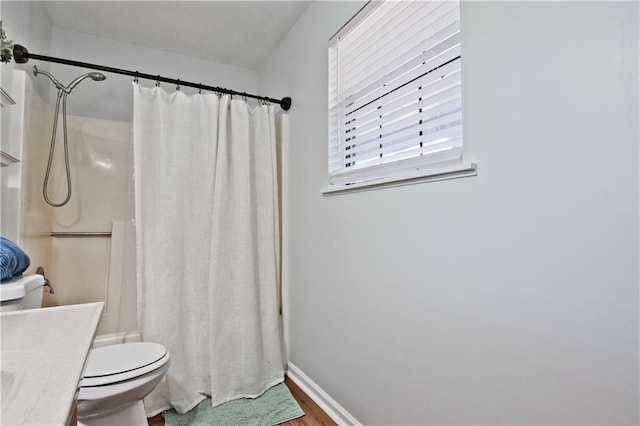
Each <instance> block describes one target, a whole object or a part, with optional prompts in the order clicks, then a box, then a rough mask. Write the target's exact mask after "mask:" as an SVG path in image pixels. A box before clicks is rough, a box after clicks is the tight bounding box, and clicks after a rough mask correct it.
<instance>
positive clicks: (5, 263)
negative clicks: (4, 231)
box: [0, 237, 31, 281]
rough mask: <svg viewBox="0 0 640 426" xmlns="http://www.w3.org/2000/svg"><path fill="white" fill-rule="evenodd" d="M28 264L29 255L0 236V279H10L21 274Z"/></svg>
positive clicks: (29, 261) (29, 262)
mask: <svg viewBox="0 0 640 426" xmlns="http://www.w3.org/2000/svg"><path fill="white" fill-rule="evenodd" d="M30 264H31V260H30V259H29V256H27V254H26V253H25V252H24V251H22V249H21V248H20V247H18V246H17V245H15V244H14V243H12V242H11V241H9V240H7V239H6V238H4V237H0V280H2V281H5V280H10V279H11V278H13V277H17V276H18V275H22V273H23V272H24V271H26V270H27V268H28V267H29V265H30Z"/></svg>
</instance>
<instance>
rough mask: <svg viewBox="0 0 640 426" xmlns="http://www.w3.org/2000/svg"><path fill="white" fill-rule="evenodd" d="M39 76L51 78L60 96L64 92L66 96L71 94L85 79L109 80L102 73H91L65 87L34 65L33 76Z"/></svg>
mask: <svg viewBox="0 0 640 426" xmlns="http://www.w3.org/2000/svg"><path fill="white" fill-rule="evenodd" d="M38 74H44V75H46V76H47V77H49V79H50V80H51V81H52V82H53V84H55V85H56V88H57V89H58V95H61V94H62V92H64V93H66V94H69V93H71V91H72V90H73V88H74V87H76V86H77V85H78V84H79V83H80V82H81V81H82V80H84V79H85V78H90V79H91V80H93V81H102V80H105V79H106V78H107V77H106V76H105V75H104V74H102V73H99V72H89V73H86V74H82V75H81V76H80V77H78V78H76V79H75V80H73V81H72V82H71V83H69V85H68V86H66V87H65V86H63V85H62V83H60V82H59V81H58V80H56V78H55V77H54V76H52V75H51V74H49V73H48V72H46V71H42V70H39V69H38V67H36V66H35V65H34V66H33V75H38Z"/></svg>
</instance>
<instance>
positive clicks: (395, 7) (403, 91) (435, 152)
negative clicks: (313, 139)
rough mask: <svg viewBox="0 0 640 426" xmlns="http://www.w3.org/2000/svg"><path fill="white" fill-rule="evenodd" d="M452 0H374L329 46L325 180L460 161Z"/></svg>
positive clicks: (339, 181)
mask: <svg viewBox="0 0 640 426" xmlns="http://www.w3.org/2000/svg"><path fill="white" fill-rule="evenodd" d="M460 58H461V56H460V3H459V1H457V0H456V1H379V2H378V1H376V2H371V3H369V4H368V5H367V6H365V8H363V10H361V11H360V12H359V13H358V15H356V16H355V17H354V18H353V19H352V20H351V21H350V22H349V23H348V24H347V25H346V26H345V27H344V28H343V29H342V30H341V31H340V32H339V33H338V34H336V35H335V36H334V37H333V38H332V39H331V41H330V44H329V178H330V182H331V183H332V184H333V185H347V184H351V183H357V182H363V181H370V180H375V179H384V178H389V177H394V176H400V177H402V176H404V175H416V174H419V173H421V172H422V173H428V170H429V169H433V168H434V167H439V166H444V165H449V164H457V163H458V162H461V160H462V100H461V90H460V63H461V59H460Z"/></svg>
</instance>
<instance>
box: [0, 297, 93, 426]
mask: <svg viewBox="0 0 640 426" xmlns="http://www.w3.org/2000/svg"><path fill="white" fill-rule="evenodd" d="M103 306H104V303H102V302H99V303H85V304H80V305H69V306H57V307H52V308H42V309H29V310H22V311H12V312H2V313H0V333H1V334H0V336H1V346H0V373H1V374H2V410H1V413H2V414H1V417H0V421H1V422H2V424H3V425H67V424H68V423H69V420H70V418H71V414H72V412H73V408H74V407H75V400H76V396H77V391H78V386H79V383H80V380H81V378H82V373H83V371H84V366H85V362H86V359H87V355H88V354H89V349H90V348H91V342H92V341H93V338H94V335H95V332H96V329H97V327H98V322H99V321H100V315H101V314H102V309H103Z"/></svg>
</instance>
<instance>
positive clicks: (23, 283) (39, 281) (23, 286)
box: [0, 274, 45, 312]
mask: <svg viewBox="0 0 640 426" xmlns="http://www.w3.org/2000/svg"><path fill="white" fill-rule="evenodd" d="M44 283H45V281H44V277H43V276H42V275H39V274H31V275H22V276H20V277H17V278H13V279H12V280H9V281H4V282H2V284H0V312H9V311H19V310H22V309H33V308H40V307H42V295H43V294H44Z"/></svg>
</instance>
